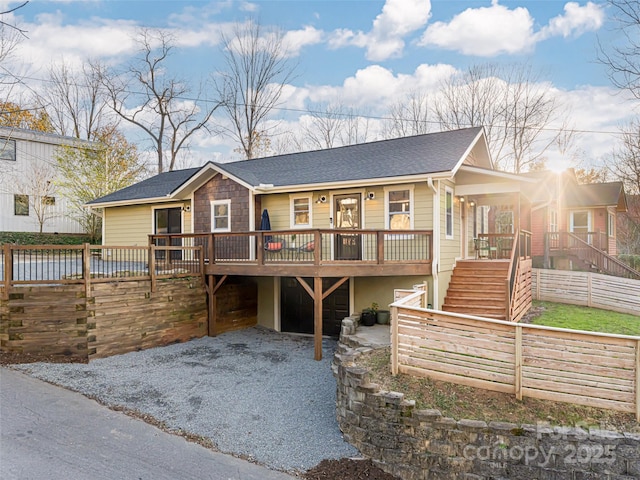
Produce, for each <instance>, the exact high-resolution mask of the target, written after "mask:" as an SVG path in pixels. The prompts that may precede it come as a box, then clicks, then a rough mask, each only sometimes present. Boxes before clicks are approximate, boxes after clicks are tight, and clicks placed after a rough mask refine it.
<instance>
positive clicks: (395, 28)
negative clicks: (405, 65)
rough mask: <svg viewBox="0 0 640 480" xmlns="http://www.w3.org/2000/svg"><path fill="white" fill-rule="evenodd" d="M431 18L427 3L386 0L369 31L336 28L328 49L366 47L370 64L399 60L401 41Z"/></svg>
mask: <svg viewBox="0 0 640 480" xmlns="http://www.w3.org/2000/svg"><path fill="white" fill-rule="evenodd" d="M430 16H431V2H430V1H429V0H387V1H386V3H385V5H384V7H383V8H382V13H380V14H379V15H378V16H377V17H376V18H375V20H374V21H373V26H372V28H371V31H370V32H368V33H364V32H362V31H357V32H354V31H352V30H349V29H337V30H335V31H334V32H333V33H332V36H331V39H330V41H329V46H330V47H332V48H340V47H345V46H349V45H351V46H357V47H361V48H366V49H367V54H366V56H367V59H368V60H371V61H382V60H386V59H388V58H392V57H399V56H401V55H402V52H403V50H404V45H405V42H404V39H403V38H404V37H405V36H406V35H408V34H410V33H411V32H414V31H415V30H418V29H419V28H422V27H423V26H424V25H425V24H426V23H427V21H428V20H429V17H430Z"/></svg>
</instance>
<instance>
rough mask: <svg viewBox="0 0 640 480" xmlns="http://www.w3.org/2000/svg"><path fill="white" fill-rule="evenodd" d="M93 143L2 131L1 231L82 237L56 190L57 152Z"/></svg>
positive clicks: (31, 131)
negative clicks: (65, 148)
mask: <svg viewBox="0 0 640 480" xmlns="http://www.w3.org/2000/svg"><path fill="white" fill-rule="evenodd" d="M91 145H92V143H91V142H86V141H82V140H78V139H76V138H71V137H63V136H60V135H55V134H52V133H45V132H39V131H34V130H25V129H19V128H11V127H0V180H1V182H0V184H1V185H2V186H1V187H0V231H3V232H39V231H43V232H49V233H53V232H58V233H83V229H82V227H81V226H80V224H79V223H78V222H77V221H76V220H75V219H74V218H73V215H72V211H71V206H70V204H69V202H68V200H67V199H66V198H65V197H64V196H62V195H61V193H60V192H59V191H58V189H57V188H56V182H55V179H56V176H57V172H56V151H57V150H58V149H59V148H60V147H85V148H86V147H87V146H91Z"/></svg>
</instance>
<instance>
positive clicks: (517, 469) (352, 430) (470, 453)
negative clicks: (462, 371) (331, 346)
mask: <svg viewBox="0 0 640 480" xmlns="http://www.w3.org/2000/svg"><path fill="white" fill-rule="evenodd" d="M356 328H357V318H347V319H345V320H344V321H343V328H342V334H341V336H340V343H339V345H338V349H337V351H336V355H335V358H334V374H335V375H336V380H337V402H336V406H337V419H338V424H339V426H340V429H341V430H342V432H343V433H344V437H345V439H346V440H347V441H348V442H350V443H351V444H352V445H354V446H355V447H356V448H358V449H359V450H360V451H361V452H362V453H363V454H364V455H366V456H367V457H370V458H371V459H372V460H373V461H374V462H376V463H377V464H378V465H379V466H380V467H381V468H382V469H384V470H385V471H387V472H389V473H391V474H394V475H397V476H399V477H400V478H402V479H403V480H426V479H433V478H436V479H439V480H449V479H451V480H454V479H455V480H461V479H464V480H489V479H528V480H529V479H531V480H533V479H538V480H547V479H548V480H552V479H553V480H558V479H571V480H579V479H580V480H591V479H604V478H606V479H608V480H631V479H638V478H640V434H637V433H636V434H630V433H617V432H611V431H605V430H599V429H595V428H588V427H585V428H559V427H554V428H550V427H548V426H544V425H515V424H510V423H502V422H490V423H486V422H484V421H478V420H455V419H453V418H448V417H444V416H443V415H442V414H441V413H440V411H438V410H419V409H417V408H416V407H415V402H414V401H413V400H407V399H405V398H404V394H402V393H398V392H387V391H383V390H381V389H380V387H379V386H378V385H376V384H373V383H371V381H370V379H369V372H368V370H367V369H365V368H362V367H359V366H358V365H357V358H358V356H359V355H361V354H362V352H365V351H369V350H371V347H368V346H362V345H360V344H358V342H357V341H355V340H354V338H353V336H352V335H353V333H355V329H356Z"/></svg>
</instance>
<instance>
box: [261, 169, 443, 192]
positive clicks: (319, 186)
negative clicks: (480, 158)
mask: <svg viewBox="0 0 640 480" xmlns="http://www.w3.org/2000/svg"><path fill="white" fill-rule="evenodd" d="M429 177H431V178H434V179H438V178H442V179H447V178H451V172H450V171H448V170H447V171H444V172H437V173H433V174H420V175H403V176H398V177H388V178H386V177H384V178H370V179H368V178H363V179H358V180H349V181H344V182H324V183H306V184H300V185H281V186H277V187H268V188H263V187H259V186H257V187H254V190H255V191H256V193H296V192H307V191H310V190H323V191H324V190H332V189H333V190H338V189H341V188H347V189H354V188H365V189H366V188H367V187H375V186H383V185H399V184H403V183H416V182H426V181H427V179H428V178H429Z"/></svg>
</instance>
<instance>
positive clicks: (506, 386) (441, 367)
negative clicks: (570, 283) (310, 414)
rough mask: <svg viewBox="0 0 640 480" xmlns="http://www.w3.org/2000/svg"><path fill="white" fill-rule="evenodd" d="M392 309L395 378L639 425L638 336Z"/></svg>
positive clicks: (403, 303)
mask: <svg viewBox="0 0 640 480" xmlns="http://www.w3.org/2000/svg"><path fill="white" fill-rule="evenodd" d="M424 295H425V292H416V293H415V294H413V295H408V296H405V297H404V298H402V299H401V300H399V301H397V302H395V303H393V304H392V305H391V313H392V325H391V368H392V373H393V374H397V373H407V374H414V375H419V376H424V377H429V378H432V379H435V380H442V381H446V382H452V383H458V384H463V385H469V386H472V387H477V388H484V389H487V390H493V391H498V392H504V393H510V394H514V395H516V397H517V398H518V399H522V397H525V396H526V397H531V398H539V399H545V400H553V401H561V402H569V403H575V404H579V405H587V406H591V407H598V408H608V409H612V410H619V411H623V412H631V413H634V414H635V416H636V419H637V420H638V421H640V337H631V336H625V335H610V334H603V333H592V332H582V331H574V330H567V329H561V328H552V327H544V326H538V325H526V324H519V323H512V322H505V321H501V320H490V319H484V318H480V317H472V316H469V315H462V314H455V313H447V312H440V311H434V310H427V309H424V308H421V307H419V306H418V305H420V304H422V302H423V301H421V300H420V301H418V300H417V299H419V298H421V297H422V296H424Z"/></svg>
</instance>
